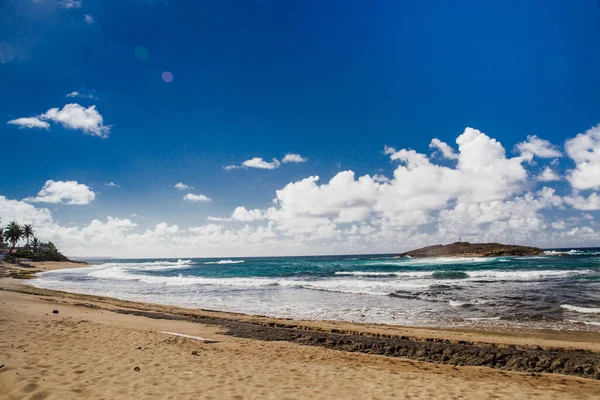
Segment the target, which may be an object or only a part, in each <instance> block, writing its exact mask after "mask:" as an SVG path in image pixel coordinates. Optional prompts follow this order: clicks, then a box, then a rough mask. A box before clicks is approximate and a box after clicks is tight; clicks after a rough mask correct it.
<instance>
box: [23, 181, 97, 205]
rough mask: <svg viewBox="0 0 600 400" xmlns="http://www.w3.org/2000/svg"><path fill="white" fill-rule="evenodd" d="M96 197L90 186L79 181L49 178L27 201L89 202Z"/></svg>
mask: <svg viewBox="0 0 600 400" xmlns="http://www.w3.org/2000/svg"><path fill="white" fill-rule="evenodd" d="M95 198H96V193H94V192H93V191H92V190H91V189H90V188H89V187H88V186H86V185H84V184H82V183H78V182H77V181H53V180H48V181H46V183H45V184H44V186H43V187H42V190H40V191H39V192H38V194H37V196H35V197H28V198H26V199H25V201H28V202H31V203H60V204H77V205H83V204H89V203H90V202H92V201H93V200H94V199H95Z"/></svg>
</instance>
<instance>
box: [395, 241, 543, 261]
mask: <svg viewBox="0 0 600 400" xmlns="http://www.w3.org/2000/svg"><path fill="white" fill-rule="evenodd" d="M541 254H544V252H543V251H542V249H539V248H537V247H530V246H517V245H512V244H510V245H507V244H500V243H469V242H456V243H452V244H447V245H443V244H438V245H435V246H428V247H423V248H420V249H416V250H411V251H407V252H406V253H402V254H400V255H399V256H398V257H414V258H423V257H509V256H538V255H541Z"/></svg>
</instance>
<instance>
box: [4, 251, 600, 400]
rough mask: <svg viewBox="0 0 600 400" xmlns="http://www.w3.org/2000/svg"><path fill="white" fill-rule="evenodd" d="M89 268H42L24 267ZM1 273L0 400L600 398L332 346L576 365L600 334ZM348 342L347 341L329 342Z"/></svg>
mask: <svg viewBox="0 0 600 400" xmlns="http://www.w3.org/2000/svg"><path fill="white" fill-rule="evenodd" d="M80 266H82V264H71V263H49V262H45V263H37V264H34V267H35V268H30V269H22V270H25V271H30V272H35V271H43V270H50V269H56V268H75V267H80ZM3 272H4V274H3V275H4V276H5V277H3V278H1V279H0V289H1V290H0V365H2V364H3V366H2V367H1V368H0V398H2V399H69V398H73V399H75V398H85V399H88V398H89V399H139V398H161V399H188V398H205V399H221V398H232V399H246V398H248V399H254V398H261V399H262V398H273V399H275V398H277V399H283V398H289V399H296V398H340V399H348V398H356V399H373V398H376V399H387V398H400V399H421V398H429V399H437V398H442V399H482V398H485V399H487V398H512V399H529V398H534V397H535V398H544V399H546V398H548V399H571V398H573V399H592V398H600V381H598V380H596V379H585V378H582V377H579V376H569V375H563V374H558V373H553V374H550V373H541V374H540V373H530V372H514V371H511V370H499V369H494V368H487V367H478V366H460V365H458V366H457V365H451V364H442V363H430V362H422V361H417V360H414V359H412V360H411V359H407V358H402V357H387V356H382V355H377V354H366V353H365V352H364V349H362V348H361V349H359V348H358V347H355V348H354V350H353V351H340V350H336V349H335V348H340V349H344V348H345V347H343V346H344V343H346V342H347V343H350V342H352V343H354V344H353V345H354V346H356V343H358V342H357V341H359V339H358V338H366V339H364V340H367V341H369V340H370V341H371V342H368V344H369V345H370V344H371V343H372V342H373V343H375V341H376V340H384V339H385V340H392V339H393V338H400V337H404V338H409V340H411V341H412V342H414V343H438V342H439V343H440V345H446V346H458V345H459V343H462V344H461V345H462V346H466V345H468V346H474V347H476V348H479V347H478V346H484V347H485V346H488V347H489V346H492V345H493V346H496V347H494V348H495V349H508V350H506V351H521V352H522V353H523V354H530V353H531V352H532V351H546V350H545V349H550V348H553V349H559V350H561V351H563V352H565V354H567V356H569V354H571V353H572V351H573V349H579V350H580V352H581V353H572V354H575V357H576V358H577V357H579V354H581V357H583V358H584V357H588V358H590V357H591V359H592V360H596V357H598V353H600V337H598V335H597V334H592V333H585V332H552V331H531V332H525V331H503V332H491V331H476V330H459V329H454V330H440V329H424V328H423V329H419V328H405V327H397V326H382V325H367V324H351V323H338V322H332V321H323V322H315V321H290V320H277V319H273V318H266V317H256V316H248V315H241V314H232V313H222V312H213V311H207V310H189V309H182V308H178V307H170V306H161V305H154V304H147V303H134V302H129V301H120V300H115V299H110V298H105V297H97V296H87V295H78V294H68V293H64V292H57V291H50V290H44V289H36V288H34V287H31V286H29V285H24V284H23V281H21V280H19V279H14V278H10V277H9V276H10V275H11V274H13V276H15V275H14V274H19V273H20V271H18V270H16V269H14V268H13V270H12V271H6V269H5V270H4V271H3ZM27 275H29V273H27ZM54 311H57V312H56V313H55V312H54ZM165 332H170V333H165ZM282 332H283V333H285V334H283V333H282ZM290 332H304V333H303V334H302V335H303V336H302V337H300V338H298V336H295V337H294V338H290ZM173 334H178V335H189V336H191V337H183V336H178V335H173ZM286 335H287V336H286ZM320 335H326V336H325V337H326V338H327V339H326V340H321V337H322V336H320ZM340 335H341V336H344V337H346V338H347V340H346V342H343V341H340V340H339V339H338V340H337V341H335V340H331V338H332V337H333V338H339V337H340ZM202 339H209V340H208V341H206V340H202ZM302 340H304V341H305V342H303V341H302ZM360 340H362V339H360ZM412 342H411V343H412ZM302 343H305V344H308V345H304V344H302ZM360 343H362V342H360ZM360 343H359V344H360ZM365 343H367V342H365ZM482 344H484V345H482ZM328 346H329V347H330V348H327V347H328ZM336 346H337V347H336ZM373 349H375V347H373ZM496 351H504V350H496ZM569 352H571V353H569ZM534 356H535V357H538V358H539V356H537V355H534ZM515 368H516V367H515ZM596 372H600V371H596Z"/></svg>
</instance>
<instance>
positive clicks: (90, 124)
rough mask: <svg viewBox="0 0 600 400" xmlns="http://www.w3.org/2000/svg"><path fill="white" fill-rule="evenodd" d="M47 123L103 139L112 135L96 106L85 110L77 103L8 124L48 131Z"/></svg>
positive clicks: (48, 125)
mask: <svg viewBox="0 0 600 400" xmlns="http://www.w3.org/2000/svg"><path fill="white" fill-rule="evenodd" d="M73 93H77V92H73ZM70 94H72V93H70ZM67 96H69V95H67ZM46 121H53V122H56V123H60V124H61V125H63V126H64V127H65V128H69V129H76V130H81V131H83V132H84V133H86V134H88V135H92V136H99V137H101V138H107V137H108V135H109V133H110V127H109V126H106V125H104V119H103V117H102V115H101V114H100V113H99V112H98V111H97V110H96V106H90V107H88V108H85V107H82V106H80V105H79V104H77V103H71V104H66V105H65V106H64V107H63V108H62V109H59V108H51V109H49V110H48V111H46V112H45V113H43V114H40V115H38V116H35V117H28V118H17V119H14V120H12V121H9V122H8V123H9V124H13V125H18V126H20V127H21V128H45V129H48V128H49V127H50V124H49V123H48V122H46Z"/></svg>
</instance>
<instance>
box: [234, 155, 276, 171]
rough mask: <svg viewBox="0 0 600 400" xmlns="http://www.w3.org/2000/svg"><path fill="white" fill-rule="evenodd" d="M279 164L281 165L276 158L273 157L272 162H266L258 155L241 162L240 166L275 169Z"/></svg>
mask: <svg viewBox="0 0 600 400" xmlns="http://www.w3.org/2000/svg"><path fill="white" fill-rule="evenodd" d="M279 165H281V163H280V162H279V160H277V159H276V158H274V159H273V161H272V162H267V161H265V160H263V159H262V158H260V157H254V158H251V159H250V160H246V161H244V162H243V163H242V166H244V167H248V168H258V169H275V168H277V167H279Z"/></svg>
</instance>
